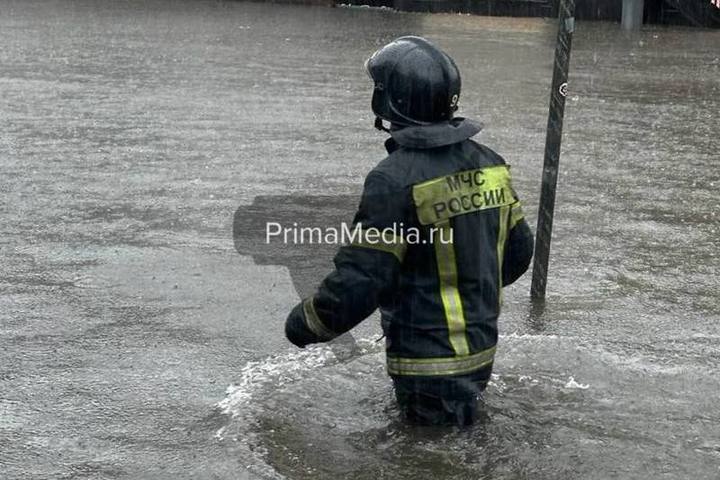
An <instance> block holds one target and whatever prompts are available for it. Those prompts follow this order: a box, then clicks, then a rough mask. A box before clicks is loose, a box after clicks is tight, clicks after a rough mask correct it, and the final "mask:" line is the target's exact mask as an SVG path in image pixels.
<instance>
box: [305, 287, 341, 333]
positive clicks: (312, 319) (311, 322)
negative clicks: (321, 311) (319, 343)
mask: <svg viewBox="0 0 720 480" xmlns="http://www.w3.org/2000/svg"><path fill="white" fill-rule="evenodd" d="M303 313H305V324H306V325H307V326H308V328H309V329H310V331H311V332H313V333H314V334H315V335H317V336H318V337H320V338H321V339H322V340H332V339H333V338H335V337H337V334H336V333H335V332H333V331H332V330H330V329H329V328H327V327H326V326H325V325H324V324H323V323H322V321H321V320H320V317H318V315H317V312H315V305H314V304H313V298H312V297H310V298H306V299H305V300H304V301H303Z"/></svg>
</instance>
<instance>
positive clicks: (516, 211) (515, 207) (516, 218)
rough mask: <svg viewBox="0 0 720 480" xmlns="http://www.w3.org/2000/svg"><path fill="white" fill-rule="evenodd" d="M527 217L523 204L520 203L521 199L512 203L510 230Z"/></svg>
mask: <svg viewBox="0 0 720 480" xmlns="http://www.w3.org/2000/svg"><path fill="white" fill-rule="evenodd" d="M523 218H525V214H524V213H523V210H522V206H521V205H520V201H519V200H518V201H517V202H515V203H513V204H512V205H510V230H512V229H513V228H515V225H517V224H518V223H520V220H522V219H523Z"/></svg>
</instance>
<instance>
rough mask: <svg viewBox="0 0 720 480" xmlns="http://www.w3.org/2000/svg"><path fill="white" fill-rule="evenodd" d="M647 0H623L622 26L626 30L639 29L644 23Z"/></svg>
mask: <svg viewBox="0 0 720 480" xmlns="http://www.w3.org/2000/svg"><path fill="white" fill-rule="evenodd" d="M644 7H645V0H623V4H622V27H623V29H624V30H639V29H640V28H641V27H642V24H643V11H644Z"/></svg>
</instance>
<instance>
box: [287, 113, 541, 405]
mask: <svg viewBox="0 0 720 480" xmlns="http://www.w3.org/2000/svg"><path fill="white" fill-rule="evenodd" d="M479 130H480V127H479V126H478V125H476V124H475V123H473V122H471V121H469V120H465V119H461V118H456V119H454V120H452V121H450V122H444V123H440V124H434V125H431V126H425V127H407V128H403V129H401V130H395V131H393V132H391V134H392V138H390V139H388V141H387V142H386V147H387V150H388V153H389V155H388V157H387V158H386V159H385V160H383V161H382V162H380V164H378V165H377V167H375V168H374V169H373V170H372V171H371V172H370V173H369V174H368V176H367V179H366V181H365V186H364V191H363V195H362V199H361V202H360V206H359V210H358V212H357V214H356V216H355V219H354V226H357V225H358V224H360V225H361V227H362V230H361V231H362V235H357V236H356V238H354V239H352V242H351V244H350V245H348V246H344V247H341V248H340V250H339V252H338V254H337V255H336V257H335V267H336V269H335V271H333V272H332V273H330V275H328V276H327V277H326V278H325V280H324V281H323V282H322V284H321V285H320V287H319V289H318V291H317V293H316V294H315V295H314V296H313V297H311V298H308V299H305V300H304V301H303V302H301V304H300V305H298V306H297V307H296V308H295V309H294V310H293V311H292V313H291V314H290V316H289V317H288V320H287V323H286V333H287V335H288V338H289V339H290V340H291V341H292V342H293V343H295V344H296V345H300V346H303V345H305V344H307V343H313V342H322V341H327V340H330V339H332V338H334V337H336V336H338V335H340V334H342V333H344V332H346V331H348V330H350V329H351V328H353V327H354V326H355V325H357V324H358V323H359V322H360V321H362V320H363V319H365V318H367V317H368V316H369V315H370V314H371V313H372V312H373V311H375V310H376V309H378V308H379V309H380V312H381V318H382V327H383V330H384V333H385V335H386V351H387V369H388V373H389V374H390V375H392V376H393V378H394V379H396V380H397V379H400V378H404V379H409V378H412V379H416V380H417V381H424V382H426V384H428V385H431V384H432V385H443V384H444V385H452V382H453V381H455V380H457V381H462V382H464V381H465V380H467V378H471V377H472V375H473V373H475V372H478V371H481V370H482V371H485V372H489V368H490V367H491V365H492V361H493V356H494V353H495V344H496V342H497V338H498V329H497V319H498V315H499V313H500V305H501V302H502V287H503V286H504V285H508V284H510V283H512V282H514V281H515V280H516V279H517V278H518V277H520V275H522V274H523V273H524V272H525V271H526V270H527V268H528V265H529V263H530V260H531V257H532V248H533V238H532V233H531V231H530V228H529V227H528V225H527V223H526V221H525V220H524V217H523V213H522V210H521V207H520V201H519V199H518V196H517V194H516V193H515V191H514V190H513V188H512V185H511V179H510V170H509V167H508V166H507V165H506V164H505V161H504V160H503V159H502V157H500V156H499V155H498V154H497V153H495V152H494V151H492V150H491V149H489V148H487V147H485V146H483V145H480V144H478V143H476V142H474V141H472V140H470V139H469V138H470V137H471V136H473V135H475V134H476V133H477V132H478V131H479ZM372 227H375V228H377V229H378V230H379V232H380V233H382V235H381V237H382V238H379V239H378V238H377V237H378V235H377V234H376V233H374V232H373V229H372ZM358 230H359V229H358ZM354 231H356V232H357V230H354ZM487 376H489V373H487V375H485V376H484V380H486V379H487V378H486V377H487ZM438 382H440V383H438ZM443 382H444V383H443ZM396 384H397V382H396ZM429 388H431V387H429ZM470 390H472V387H470ZM440 394H442V392H440Z"/></svg>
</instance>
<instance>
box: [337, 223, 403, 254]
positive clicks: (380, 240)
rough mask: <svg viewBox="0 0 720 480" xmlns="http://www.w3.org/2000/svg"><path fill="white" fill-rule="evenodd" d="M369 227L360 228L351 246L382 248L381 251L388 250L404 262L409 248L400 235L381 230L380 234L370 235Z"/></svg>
mask: <svg viewBox="0 0 720 480" xmlns="http://www.w3.org/2000/svg"><path fill="white" fill-rule="evenodd" d="M368 231H369V230H368V229H364V230H360V231H359V232H358V233H359V234H358V235H357V236H354V237H353V238H352V241H351V242H350V246H352V247H360V248H370V249H373V250H380V251H381V252H387V253H391V254H393V255H395V258H397V259H398V261H400V262H402V261H403V258H405V251H406V250H407V244H406V243H405V242H404V241H403V239H402V237H401V236H399V235H389V234H387V233H383V231H382V230H380V232H379V233H380V235H377V236H370V235H368Z"/></svg>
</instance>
